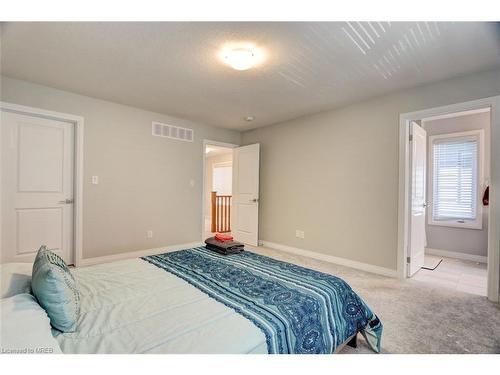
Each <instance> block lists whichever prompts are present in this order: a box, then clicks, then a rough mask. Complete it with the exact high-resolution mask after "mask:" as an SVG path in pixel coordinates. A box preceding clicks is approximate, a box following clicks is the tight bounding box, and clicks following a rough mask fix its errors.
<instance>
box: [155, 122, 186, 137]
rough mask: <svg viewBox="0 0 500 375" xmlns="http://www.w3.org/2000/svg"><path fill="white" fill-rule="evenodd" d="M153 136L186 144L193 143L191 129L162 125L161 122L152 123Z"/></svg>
mask: <svg viewBox="0 0 500 375" xmlns="http://www.w3.org/2000/svg"><path fill="white" fill-rule="evenodd" d="M153 135H154V136H156V137H164V138H172V139H178V140H180V141H186V142H193V139H194V134H193V129H188V128H181V127H179V126H172V125H167V124H162V123H161V122H153Z"/></svg>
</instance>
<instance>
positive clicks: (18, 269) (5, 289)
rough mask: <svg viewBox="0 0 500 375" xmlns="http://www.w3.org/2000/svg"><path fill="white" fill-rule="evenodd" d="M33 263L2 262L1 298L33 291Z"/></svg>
mask: <svg viewBox="0 0 500 375" xmlns="http://www.w3.org/2000/svg"><path fill="white" fill-rule="evenodd" d="M32 268H33V264H31V263H4V264H0V287H1V293H0V298H8V297H12V296H15V295H16V294H20V293H30V292H31V270H32Z"/></svg>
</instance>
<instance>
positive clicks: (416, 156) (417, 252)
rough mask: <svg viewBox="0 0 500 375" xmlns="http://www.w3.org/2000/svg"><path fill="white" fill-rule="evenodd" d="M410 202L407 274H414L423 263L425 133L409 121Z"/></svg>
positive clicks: (424, 240)
mask: <svg viewBox="0 0 500 375" xmlns="http://www.w3.org/2000/svg"><path fill="white" fill-rule="evenodd" d="M410 126H411V136H412V141H411V145H410V148H411V156H410V171H411V202H410V239H409V252H408V256H409V258H410V261H409V264H408V276H412V275H414V274H415V273H416V272H417V271H418V270H420V268H421V267H422V266H423V265H424V255H425V246H426V234H425V218H426V214H425V212H426V207H427V203H426V176H427V159H426V157H427V133H426V131H425V130H424V129H423V128H422V127H421V126H419V125H418V124H417V123H415V122H413V121H412V122H411V125H410Z"/></svg>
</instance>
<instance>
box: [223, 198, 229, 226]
mask: <svg viewBox="0 0 500 375" xmlns="http://www.w3.org/2000/svg"><path fill="white" fill-rule="evenodd" d="M225 201H226V203H225V206H226V215H225V218H224V230H225V231H226V232H227V212H228V208H229V206H228V205H227V197H226V198H225Z"/></svg>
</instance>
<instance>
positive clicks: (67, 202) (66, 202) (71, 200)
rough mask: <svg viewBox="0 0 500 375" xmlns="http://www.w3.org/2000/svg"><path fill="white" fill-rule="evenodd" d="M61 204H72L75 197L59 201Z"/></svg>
mask: <svg viewBox="0 0 500 375" xmlns="http://www.w3.org/2000/svg"><path fill="white" fill-rule="evenodd" d="M59 203H60V204H71V203H73V199H65V200H63V201H59Z"/></svg>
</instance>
